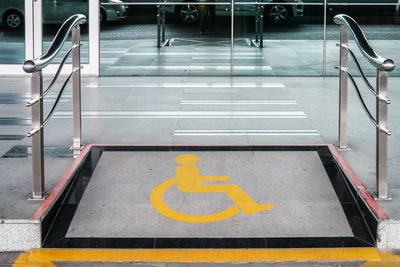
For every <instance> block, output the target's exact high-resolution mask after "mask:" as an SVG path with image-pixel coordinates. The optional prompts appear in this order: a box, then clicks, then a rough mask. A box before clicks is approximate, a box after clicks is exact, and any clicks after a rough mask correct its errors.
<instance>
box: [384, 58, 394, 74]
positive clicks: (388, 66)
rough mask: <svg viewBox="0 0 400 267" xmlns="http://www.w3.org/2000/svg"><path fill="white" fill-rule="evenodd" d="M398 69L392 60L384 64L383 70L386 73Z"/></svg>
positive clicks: (386, 60) (387, 60)
mask: <svg viewBox="0 0 400 267" xmlns="http://www.w3.org/2000/svg"><path fill="white" fill-rule="evenodd" d="M395 67H396V64H394V61H393V60H391V59H390V58H388V59H385V60H384V61H383V63H382V69H383V70H384V71H392V70H394V69H395Z"/></svg>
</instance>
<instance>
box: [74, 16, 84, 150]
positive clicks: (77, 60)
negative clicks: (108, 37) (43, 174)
mask: <svg viewBox="0 0 400 267" xmlns="http://www.w3.org/2000/svg"><path fill="white" fill-rule="evenodd" d="M72 46H73V47H74V49H73V51H72V71H74V74H73V76H72V103H73V122H74V137H73V142H72V149H73V151H74V156H77V155H79V154H80V151H81V149H82V119H81V48H80V47H81V30H80V27H79V24H78V25H76V26H75V27H74V28H73V29H72Z"/></svg>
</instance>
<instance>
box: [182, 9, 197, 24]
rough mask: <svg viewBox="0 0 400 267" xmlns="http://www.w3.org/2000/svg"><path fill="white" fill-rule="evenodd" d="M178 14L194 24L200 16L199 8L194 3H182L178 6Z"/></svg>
mask: <svg viewBox="0 0 400 267" xmlns="http://www.w3.org/2000/svg"><path fill="white" fill-rule="evenodd" d="M178 10H179V11H178V15H179V17H180V18H181V20H182V21H183V22H185V23H187V24H194V23H196V21H197V20H198V18H199V9H198V8H197V6H194V5H182V6H180V7H178Z"/></svg>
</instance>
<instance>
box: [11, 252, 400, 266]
mask: <svg viewBox="0 0 400 267" xmlns="http://www.w3.org/2000/svg"><path fill="white" fill-rule="evenodd" d="M59 261H66V262H74V261H81V262H285V261H297V262H302V261H303V262H304V261H367V262H369V263H374V262H375V263H376V262H385V261H391V262H397V263H400V257H399V256H396V255H393V254H391V253H387V252H384V253H380V252H379V251H378V250H377V249H375V248H343V249H337V248H332V249H330V248H326V249H134V250H132V249H33V250H29V251H25V252H23V253H21V255H20V256H19V257H18V259H17V260H16V261H15V263H14V265H13V266H34V265H35V266H55V265H53V264H52V262H59ZM390 266H392V265H390Z"/></svg>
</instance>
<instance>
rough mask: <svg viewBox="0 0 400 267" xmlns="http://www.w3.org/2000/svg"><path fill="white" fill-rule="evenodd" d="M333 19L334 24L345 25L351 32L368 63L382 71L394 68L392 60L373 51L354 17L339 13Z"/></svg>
mask: <svg viewBox="0 0 400 267" xmlns="http://www.w3.org/2000/svg"><path fill="white" fill-rule="evenodd" d="M333 21H334V22H335V23H336V24H339V25H344V26H346V28H347V29H348V30H349V31H350V32H351V33H352V34H353V36H354V39H355V41H356V43H357V45H358V48H360V50H361V53H363V55H364V56H365V57H366V58H367V59H368V61H369V63H371V65H372V66H374V67H375V68H377V69H379V70H384V71H392V70H394V67H395V65H394V62H393V60H391V59H386V58H383V57H381V56H380V55H378V54H377V53H376V52H375V51H374V49H372V47H371V45H370V44H369V42H368V40H367V38H366V37H365V35H364V32H363V31H362V30H361V28H360V26H359V25H358V24H357V22H356V21H355V20H354V19H352V18H351V17H349V16H347V15H344V14H339V15H336V16H335V17H334V18H333Z"/></svg>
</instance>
